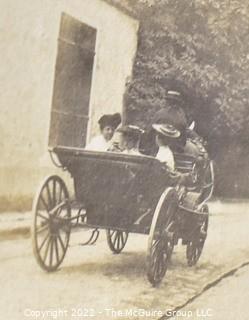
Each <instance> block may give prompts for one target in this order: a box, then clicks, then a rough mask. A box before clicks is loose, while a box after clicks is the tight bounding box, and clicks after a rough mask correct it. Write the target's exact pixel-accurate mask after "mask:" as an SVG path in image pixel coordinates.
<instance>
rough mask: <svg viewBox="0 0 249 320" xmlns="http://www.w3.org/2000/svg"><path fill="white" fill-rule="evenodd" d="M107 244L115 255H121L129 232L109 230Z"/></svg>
mask: <svg viewBox="0 0 249 320" xmlns="http://www.w3.org/2000/svg"><path fill="white" fill-rule="evenodd" d="M106 235H107V243H108V245H109V248H110V249H111V251H112V252H113V253H116V254H117V253H120V252H121V251H122V250H123V249H124V247H125V245H126V242H127V239H128V232H126V231H120V230H111V229H109V230H107V231H106Z"/></svg>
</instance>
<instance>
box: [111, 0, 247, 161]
mask: <svg viewBox="0 0 249 320" xmlns="http://www.w3.org/2000/svg"><path fill="white" fill-rule="evenodd" d="M108 1H109V2H111V3H114V4H115V5H117V6H120V7H122V8H123V9H124V10H126V12H128V13H129V14H131V15H133V16H134V17H136V18H137V19H139V21H140V29H139V42H138V50H137V55H136V58H135V61H134V67H133V78H132V80H131V82H130V83H129V84H128V86H127V92H126V95H125V106H126V108H127V113H128V121H130V122H137V123H138V124H140V125H142V126H143V127H145V126H146V124H147V123H148V119H150V117H151V116H152V115H153V113H154V112H155V110H157V109H158V108H162V107H164V106H165V103H166V100H165V95H166V92H167V90H168V89H172V88H174V89H176V90H179V91H181V92H182V93H183V95H184V101H185V103H184V108H185V111H186V113H187V115H188V116H189V118H193V119H195V120H196V122H197V125H198V131H199V133H200V134H201V135H203V136H204V137H205V138H206V139H207V140H208V142H209V147H210V150H211V152H212V154H213V156H214V157H216V155H217V158H219V157H220V154H218V153H219V152H220V150H221V149H222V148H225V147H226V148H227V146H226V145H228V144H230V143H233V144H234V143H235V142H236V143H239V144H243V145H245V142H246V141H247V138H246V137H248V136H249V126H248V121H249V2H248V1H247V0H240V1H238V0H108ZM241 150H242V149H241ZM218 165H221V166H222V164H220V163H219V164H218Z"/></svg>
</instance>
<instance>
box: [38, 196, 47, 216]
mask: <svg viewBox="0 0 249 320" xmlns="http://www.w3.org/2000/svg"><path fill="white" fill-rule="evenodd" d="M39 200H41V201H42V203H43V205H44V207H45V209H46V211H47V212H48V213H49V208H48V204H47V202H46V201H45V199H44V198H43V195H42V194H41V195H40V199H39Z"/></svg>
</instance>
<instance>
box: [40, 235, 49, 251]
mask: <svg viewBox="0 0 249 320" xmlns="http://www.w3.org/2000/svg"><path fill="white" fill-rule="evenodd" d="M49 236H50V233H49V232H48V233H47V235H46V237H45V238H44V239H43V241H42V243H41V245H40V246H39V248H38V251H39V252H40V251H41V250H42V248H43V247H44V245H45V243H46V242H47V240H48V238H49Z"/></svg>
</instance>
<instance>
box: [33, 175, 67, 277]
mask: <svg viewBox="0 0 249 320" xmlns="http://www.w3.org/2000/svg"><path fill="white" fill-rule="evenodd" d="M70 218H71V207H70V203H69V194H68V190H67V188H66V185H65V183H64V181H63V180H62V179H61V178H60V177H59V176H56V175H53V176H49V177H47V178H46V179H45V180H44V181H43V183H42V184H41V186H40V188H39V190H38V192H37V194H36V197H35V199H34V202H33V223H32V226H31V237H32V245H33V252H34V256H35V258H36V261H37V262H38V264H39V265H40V267H41V268H42V269H44V270H46V271H54V270H56V269H57V268H58V267H59V265H60V264H61V263H62V261H63V259H64V256H65V254H66V251H67V248H68V244H69V238H70V232H71V223H70Z"/></svg>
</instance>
